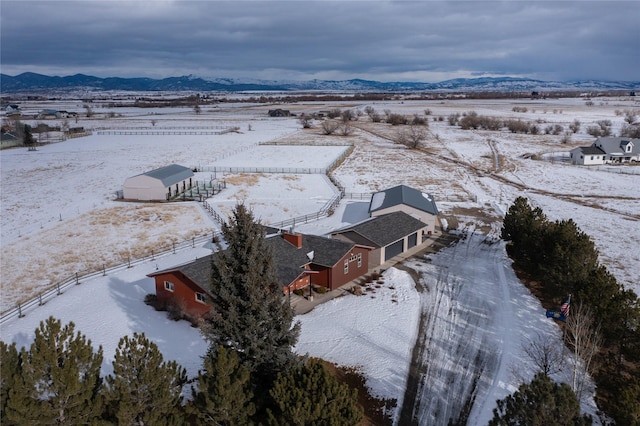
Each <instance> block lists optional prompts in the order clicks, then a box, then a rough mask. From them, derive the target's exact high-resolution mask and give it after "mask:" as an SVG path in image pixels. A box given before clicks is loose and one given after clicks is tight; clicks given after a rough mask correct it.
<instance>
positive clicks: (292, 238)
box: [283, 232, 302, 248]
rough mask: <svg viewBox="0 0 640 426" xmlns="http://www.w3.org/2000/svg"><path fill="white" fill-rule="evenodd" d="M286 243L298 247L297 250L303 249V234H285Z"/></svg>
mask: <svg viewBox="0 0 640 426" xmlns="http://www.w3.org/2000/svg"><path fill="white" fill-rule="evenodd" d="M283 235H284V239H285V241H288V242H289V243H291V244H293V245H294V246H296V248H301V247H302V234H292V233H290V232H285V233H284V234H283Z"/></svg>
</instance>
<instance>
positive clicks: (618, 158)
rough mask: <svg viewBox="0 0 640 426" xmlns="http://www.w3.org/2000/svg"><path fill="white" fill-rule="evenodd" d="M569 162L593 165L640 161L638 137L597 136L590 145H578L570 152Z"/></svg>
mask: <svg viewBox="0 0 640 426" xmlns="http://www.w3.org/2000/svg"><path fill="white" fill-rule="evenodd" d="M570 158H571V164H579V165H584V166H588V165H594V164H616V163H629V162H638V161H640V139H631V138H621V137H606V138H598V139H597V140H596V141H595V142H594V143H593V144H592V145H591V146H580V147H577V148H574V149H572V150H571V152H570Z"/></svg>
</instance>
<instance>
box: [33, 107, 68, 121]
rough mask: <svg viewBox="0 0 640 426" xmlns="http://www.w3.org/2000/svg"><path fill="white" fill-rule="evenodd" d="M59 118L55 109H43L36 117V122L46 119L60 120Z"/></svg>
mask: <svg viewBox="0 0 640 426" xmlns="http://www.w3.org/2000/svg"><path fill="white" fill-rule="evenodd" d="M61 117H62V116H61V114H60V111H58V110H56V109H43V110H42V111H40V112H39V113H38V115H37V116H36V118H37V119H38V120H46V119H53V118H61Z"/></svg>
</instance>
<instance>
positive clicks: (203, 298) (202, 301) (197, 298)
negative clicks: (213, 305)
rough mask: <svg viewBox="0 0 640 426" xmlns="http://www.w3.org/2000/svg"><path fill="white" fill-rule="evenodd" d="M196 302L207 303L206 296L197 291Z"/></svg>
mask: <svg viewBox="0 0 640 426" xmlns="http://www.w3.org/2000/svg"><path fill="white" fill-rule="evenodd" d="M196 300H197V301H198V302H201V303H206V299H205V296H204V294H202V293H198V292H197V291H196Z"/></svg>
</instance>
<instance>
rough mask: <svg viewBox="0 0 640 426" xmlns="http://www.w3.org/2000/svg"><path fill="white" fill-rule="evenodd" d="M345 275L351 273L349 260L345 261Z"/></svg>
mask: <svg viewBox="0 0 640 426" xmlns="http://www.w3.org/2000/svg"><path fill="white" fill-rule="evenodd" d="M344 273H345V274H348V273H349V259H346V260H345V261H344Z"/></svg>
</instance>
